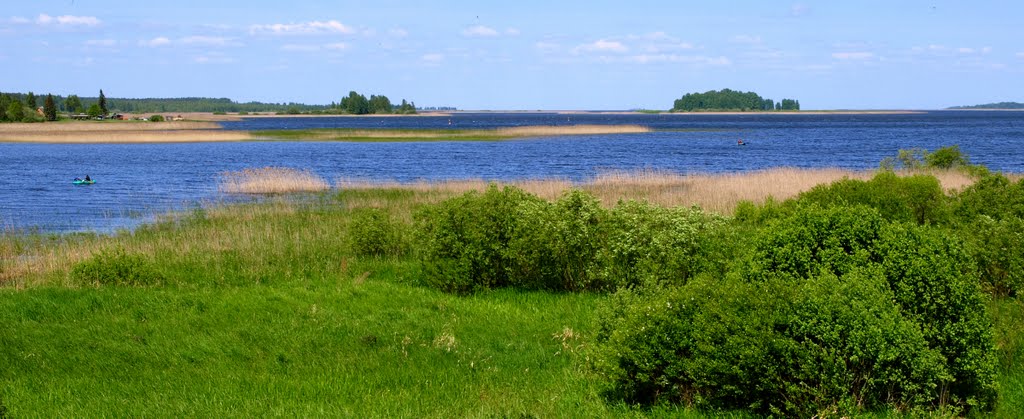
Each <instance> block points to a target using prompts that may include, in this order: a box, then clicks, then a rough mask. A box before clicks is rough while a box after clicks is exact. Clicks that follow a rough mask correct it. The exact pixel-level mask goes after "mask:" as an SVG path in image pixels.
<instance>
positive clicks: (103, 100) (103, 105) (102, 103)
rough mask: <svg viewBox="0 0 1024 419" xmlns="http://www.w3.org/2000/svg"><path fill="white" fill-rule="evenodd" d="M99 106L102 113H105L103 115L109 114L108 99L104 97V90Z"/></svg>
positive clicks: (101, 93) (101, 91)
mask: <svg viewBox="0 0 1024 419" xmlns="http://www.w3.org/2000/svg"><path fill="white" fill-rule="evenodd" d="M99 105H100V111H102V112H103V115H106V114H108V113H109V112H108V111H107V97H106V96H103V89H100V103H99Z"/></svg>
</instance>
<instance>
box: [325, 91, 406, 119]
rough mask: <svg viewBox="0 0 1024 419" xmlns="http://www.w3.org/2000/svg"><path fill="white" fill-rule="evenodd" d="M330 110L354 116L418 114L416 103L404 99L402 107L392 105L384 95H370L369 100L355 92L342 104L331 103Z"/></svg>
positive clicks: (342, 100) (349, 93) (349, 94)
mask: <svg viewBox="0 0 1024 419" xmlns="http://www.w3.org/2000/svg"><path fill="white" fill-rule="evenodd" d="M330 109H335V110H340V111H342V112H345V113H348V114H352V115H366V114H387V113H400V114H411V113H416V104H415V102H413V103H409V102H406V101H405V99H402V104H401V105H392V104H391V100H390V99H388V97H387V96H384V95H380V96H377V95H370V98H369V99H367V98H366V96H363V95H361V94H359V93H357V92H355V91H351V92H348V96H346V97H343V98H341V102H340V103H338V104H334V103H331V105H330Z"/></svg>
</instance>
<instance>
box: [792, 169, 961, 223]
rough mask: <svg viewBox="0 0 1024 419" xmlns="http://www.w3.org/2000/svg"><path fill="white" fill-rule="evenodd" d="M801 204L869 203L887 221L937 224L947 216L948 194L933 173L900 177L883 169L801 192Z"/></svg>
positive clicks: (839, 204)
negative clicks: (870, 175) (867, 177)
mask: <svg viewBox="0 0 1024 419" xmlns="http://www.w3.org/2000/svg"><path fill="white" fill-rule="evenodd" d="M798 201H799V202H801V203H814V204H818V205H821V206H826V207H827V206H849V205H867V206H870V207H872V208H875V209H877V210H878V211H879V212H880V213H881V214H882V216H883V217H885V218H886V219H887V220H894V221H912V222H915V223H918V224H934V223H938V222H942V221H944V220H945V219H946V213H947V210H946V202H947V199H946V195H945V194H944V193H943V191H942V185H941V184H940V183H939V181H938V179H936V178H935V177H934V176H931V175H913V176H904V177H901V176H898V175H896V174H895V173H893V172H889V171H882V172H879V173H878V174H876V175H875V176H874V177H873V178H871V180H869V181H866V182H865V181H862V180H855V179H843V180H840V181H836V182H833V183H832V184H829V185H819V186H816V187H814V188H812V189H811V190H809V191H807V192H804V193H802V194H800V196H799V197H798Z"/></svg>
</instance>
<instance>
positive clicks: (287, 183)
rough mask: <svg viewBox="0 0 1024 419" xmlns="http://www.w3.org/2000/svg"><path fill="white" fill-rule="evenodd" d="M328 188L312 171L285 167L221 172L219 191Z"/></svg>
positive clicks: (275, 191) (274, 190)
mask: <svg viewBox="0 0 1024 419" xmlns="http://www.w3.org/2000/svg"><path fill="white" fill-rule="evenodd" d="M328 188H330V186H329V185H328V184H327V182H326V181H324V179H323V178H321V177H320V176H317V175H316V174H314V173H313V172H312V171H309V170H296V169H291V168H286V167H263V168H258V169H244V170H242V171H238V172H225V173H223V174H221V183H220V186H219V190H220V191H221V192H226V193H245V194H274V193H289V192H318V191H323V190H327V189H328Z"/></svg>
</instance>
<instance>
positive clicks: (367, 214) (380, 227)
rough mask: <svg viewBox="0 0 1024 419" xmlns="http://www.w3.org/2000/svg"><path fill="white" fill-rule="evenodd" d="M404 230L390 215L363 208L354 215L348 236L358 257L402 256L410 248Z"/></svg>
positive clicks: (374, 209) (377, 210)
mask: <svg viewBox="0 0 1024 419" xmlns="http://www.w3.org/2000/svg"><path fill="white" fill-rule="evenodd" d="M402 229H403V226H402V225H401V224H400V223H398V222H397V221H395V220H393V219H392V218H391V216H390V215H388V213H386V212H384V211H382V210H380V209H376V208H363V209H359V210H357V211H355V213H354V214H353V215H352V223H351V224H350V225H349V231H348V234H349V237H350V238H351V240H352V249H353V250H354V251H355V253H356V254H357V255H360V256H401V255H403V254H405V253H406V251H407V248H408V246H407V245H406V243H405V241H404V237H403V236H402Z"/></svg>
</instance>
